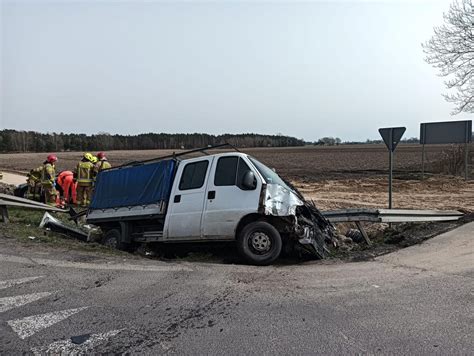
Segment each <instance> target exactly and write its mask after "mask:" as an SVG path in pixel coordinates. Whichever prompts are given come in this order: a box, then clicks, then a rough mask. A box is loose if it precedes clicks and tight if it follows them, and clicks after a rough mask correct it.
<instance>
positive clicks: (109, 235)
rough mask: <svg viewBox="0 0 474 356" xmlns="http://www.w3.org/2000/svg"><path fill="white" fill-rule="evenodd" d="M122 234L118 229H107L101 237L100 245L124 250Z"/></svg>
mask: <svg viewBox="0 0 474 356" xmlns="http://www.w3.org/2000/svg"><path fill="white" fill-rule="evenodd" d="M121 240H122V236H121V233H120V230H118V229H112V230H108V231H107V232H106V233H105V234H104V237H103V238H102V245H104V246H106V247H109V248H113V249H116V250H125V245H124V244H123V243H122V242H121Z"/></svg>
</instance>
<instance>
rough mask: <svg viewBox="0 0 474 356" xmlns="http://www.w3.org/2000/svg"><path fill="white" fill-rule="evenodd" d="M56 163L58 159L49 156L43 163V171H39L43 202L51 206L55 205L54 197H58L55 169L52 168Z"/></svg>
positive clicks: (52, 155)
mask: <svg viewBox="0 0 474 356" xmlns="http://www.w3.org/2000/svg"><path fill="white" fill-rule="evenodd" d="M57 161H58V157H56V155H54V154H50V155H49V156H48V157H47V158H46V161H45V162H44V163H43V169H42V170H41V185H42V186H43V191H44V197H45V202H46V204H48V205H52V206H55V205H56V197H57V195H58V192H57V191H56V188H55V185H56V182H55V179H56V167H55V166H54V164H55V163H56V162H57Z"/></svg>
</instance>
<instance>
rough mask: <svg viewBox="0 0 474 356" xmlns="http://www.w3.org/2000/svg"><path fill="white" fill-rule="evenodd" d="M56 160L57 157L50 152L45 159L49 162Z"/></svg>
mask: <svg viewBox="0 0 474 356" xmlns="http://www.w3.org/2000/svg"><path fill="white" fill-rule="evenodd" d="M57 160H58V157H57V156H56V155H55V154H50V155H48V157H46V161H47V162H49V163H54V162H56V161H57Z"/></svg>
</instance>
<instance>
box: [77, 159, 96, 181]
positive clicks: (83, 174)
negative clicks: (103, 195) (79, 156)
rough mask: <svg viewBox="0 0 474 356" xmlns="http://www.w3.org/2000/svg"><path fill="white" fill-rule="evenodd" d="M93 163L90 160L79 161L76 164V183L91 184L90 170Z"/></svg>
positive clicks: (92, 167)
mask: <svg viewBox="0 0 474 356" xmlns="http://www.w3.org/2000/svg"><path fill="white" fill-rule="evenodd" d="M93 169H94V165H93V164H92V163H91V162H79V164H78V165H77V171H76V172H77V183H79V184H82V185H89V184H92V173H93V172H92V171H93Z"/></svg>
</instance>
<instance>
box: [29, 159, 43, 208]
mask: <svg viewBox="0 0 474 356" xmlns="http://www.w3.org/2000/svg"><path fill="white" fill-rule="evenodd" d="M42 172H43V166H40V167H38V168H35V169H32V170H31V171H30V173H28V176H27V179H26V184H28V190H27V191H26V198H27V199H31V200H36V201H40V200H41V175H42Z"/></svg>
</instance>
